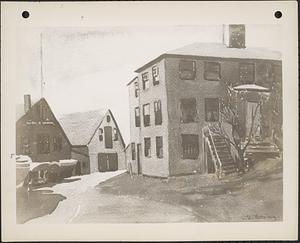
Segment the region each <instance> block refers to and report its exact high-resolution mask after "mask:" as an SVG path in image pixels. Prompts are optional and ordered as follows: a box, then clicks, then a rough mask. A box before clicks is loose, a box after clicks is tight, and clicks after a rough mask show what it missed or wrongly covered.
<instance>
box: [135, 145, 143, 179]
mask: <svg viewBox="0 0 300 243" xmlns="http://www.w3.org/2000/svg"><path fill="white" fill-rule="evenodd" d="M136 146H137V150H136V151H137V172H138V174H142V165H141V150H142V146H141V144H140V143H138V144H137V145H136Z"/></svg>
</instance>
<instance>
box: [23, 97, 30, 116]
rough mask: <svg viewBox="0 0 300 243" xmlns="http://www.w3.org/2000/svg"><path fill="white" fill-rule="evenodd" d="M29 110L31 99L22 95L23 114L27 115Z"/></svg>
mask: <svg viewBox="0 0 300 243" xmlns="http://www.w3.org/2000/svg"><path fill="white" fill-rule="evenodd" d="M30 108H31V98H30V95H28V94H27V95H24V112H25V113H27V112H28V111H29V110H30Z"/></svg>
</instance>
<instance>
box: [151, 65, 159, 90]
mask: <svg viewBox="0 0 300 243" xmlns="http://www.w3.org/2000/svg"><path fill="white" fill-rule="evenodd" d="M152 77H153V85H158V84H159V73H158V67H157V66H153V67H152Z"/></svg>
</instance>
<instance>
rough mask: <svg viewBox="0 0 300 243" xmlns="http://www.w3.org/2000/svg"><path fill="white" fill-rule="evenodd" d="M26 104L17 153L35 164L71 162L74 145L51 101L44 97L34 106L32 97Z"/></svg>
mask: <svg viewBox="0 0 300 243" xmlns="http://www.w3.org/2000/svg"><path fill="white" fill-rule="evenodd" d="M24 101H25V102H24V113H23V115H22V116H21V117H20V118H19V119H18V120H17V122H16V154H17V155H28V156H29V157H30V158H31V159H32V161H35V162H49V161H59V160H65V159H70V158H71V143H70V141H69V139H68V137H67V136H66V134H65V132H64V130H63V129H62V127H61V126H60V124H59V122H58V121H57V119H56V117H55V115H54V114H53V112H52V110H51V108H50V106H49V104H48V103H47V101H46V100H45V99H44V98H41V99H40V100H39V101H37V102H36V103H35V104H33V105H31V99H30V95H25V96H24Z"/></svg>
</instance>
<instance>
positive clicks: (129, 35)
mask: <svg viewBox="0 0 300 243" xmlns="http://www.w3.org/2000/svg"><path fill="white" fill-rule="evenodd" d="M18 34H19V38H18V46H17V53H18V64H17V65H18V67H17V81H16V83H17V89H16V96H17V103H19V104H23V96H24V94H30V95H31V97H32V100H33V101H37V100H38V99H40V98H41V73H42V75H43V80H44V86H43V96H44V97H45V98H46V99H47V101H48V103H49V105H50V106H51V109H52V111H53V112H54V114H55V115H56V116H57V117H59V116H60V115H62V114H67V113H72V112H78V111H88V110H94V109H102V108H109V109H111V111H112V112H113V114H114V116H115V118H116V121H117V123H118V125H119V127H120V130H121V133H122V135H123V138H124V140H125V143H128V142H129V136H130V126H129V99H128V90H127V86H126V84H127V83H128V82H129V81H130V80H131V79H132V78H134V77H135V75H136V74H135V72H134V71H135V70H136V69H137V68H139V67H141V66H143V65H144V64H145V63H147V62H148V61H150V60H152V59H154V58H156V57H157V56H159V55H161V54H162V53H164V52H167V51H170V50H173V49H176V48H180V47H182V46H185V45H188V44H192V43H194V42H216V43H222V25H203V26H147V27H142V26H131V27H128V26H124V27H122V26H119V27H115V26H114V27H109V26H107V27H98V28H96V27H93V28H86V27H84V28H83V27H69V28H66V27H61V28H53V27H52V28H23V29H20V31H19V32H18ZM41 34H42V45H41ZM41 46H42V59H41V55H40V52H41ZM246 46H247V47H265V48H268V49H272V50H277V51H280V50H281V34H280V26H279V25H268V26H266V25H246ZM41 63H42V65H41ZM41 66H42V72H41Z"/></svg>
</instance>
